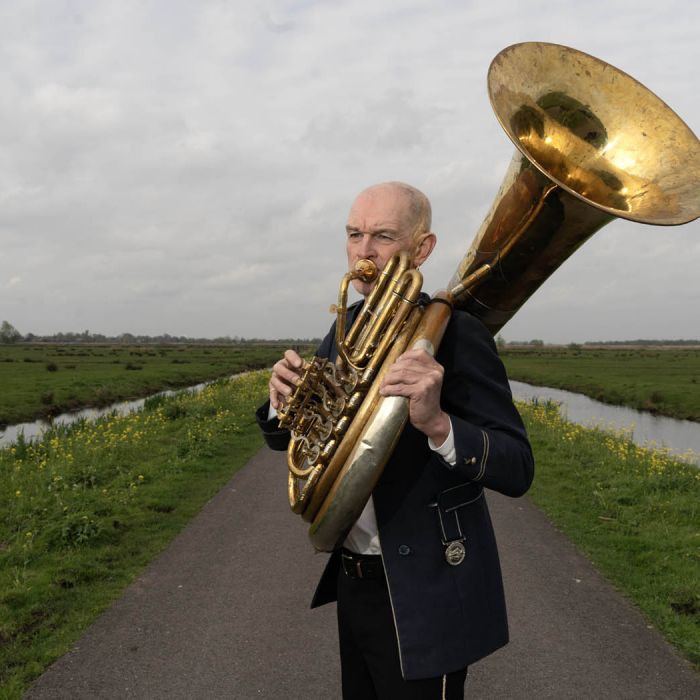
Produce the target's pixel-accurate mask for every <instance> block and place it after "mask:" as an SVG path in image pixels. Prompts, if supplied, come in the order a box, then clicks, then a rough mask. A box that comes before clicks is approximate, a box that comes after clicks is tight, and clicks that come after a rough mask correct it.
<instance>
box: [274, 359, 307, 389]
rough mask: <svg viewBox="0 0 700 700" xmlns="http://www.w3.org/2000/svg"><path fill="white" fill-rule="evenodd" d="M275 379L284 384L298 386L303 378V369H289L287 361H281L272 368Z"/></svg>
mask: <svg viewBox="0 0 700 700" xmlns="http://www.w3.org/2000/svg"><path fill="white" fill-rule="evenodd" d="M272 376H273V378H277V379H279V380H281V381H283V382H286V383H288V384H291V385H293V386H296V384H297V383H298V381H299V377H300V376H301V368H299V369H297V368H293V367H289V366H288V365H287V363H286V361H285V360H280V361H279V362H278V363H277V364H276V365H274V367H273V368H272Z"/></svg>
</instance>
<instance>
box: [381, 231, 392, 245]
mask: <svg viewBox="0 0 700 700" xmlns="http://www.w3.org/2000/svg"><path fill="white" fill-rule="evenodd" d="M377 240H378V241H381V242H382V243H391V242H392V241H393V240H394V237H393V236H392V235H391V234H390V233H378V234H377Z"/></svg>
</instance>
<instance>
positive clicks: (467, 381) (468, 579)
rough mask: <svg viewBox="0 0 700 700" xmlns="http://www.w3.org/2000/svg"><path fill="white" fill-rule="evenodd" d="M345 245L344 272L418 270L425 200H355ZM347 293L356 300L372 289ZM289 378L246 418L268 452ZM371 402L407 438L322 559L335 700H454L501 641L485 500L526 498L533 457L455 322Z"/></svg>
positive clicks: (505, 400) (321, 590)
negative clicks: (406, 259)
mask: <svg viewBox="0 0 700 700" xmlns="http://www.w3.org/2000/svg"><path fill="white" fill-rule="evenodd" d="M346 233H347V239H346V250H347V256H348V265H349V267H352V266H354V264H355V262H356V261H357V260H359V259H362V258H367V259H370V260H372V261H374V262H375V263H376V265H377V267H378V268H379V269H380V270H381V269H383V267H384V266H385V265H386V263H387V262H388V261H389V259H390V258H391V257H392V256H393V255H395V254H397V253H399V252H402V251H406V252H407V253H408V254H409V256H410V259H411V261H412V264H413V266H415V267H418V266H419V265H421V264H422V263H423V262H424V261H425V260H426V259H427V258H428V256H429V255H430V253H431V252H432V250H433V247H434V246H435V243H436V236H435V234H434V233H432V231H431V209H430V203H429V201H428V199H427V198H426V197H425V195H424V194H423V193H421V192H419V191H418V190H416V189H415V188H413V187H410V186H409V185H406V184H403V183H398V182H389V183H382V184H379V185H375V186H373V187H370V188H368V189H366V190H364V191H363V192H361V193H360V195H359V196H358V197H357V199H356V200H355V201H354V203H353V205H352V208H351V209H350V215H349V217H348V222H347V226H346ZM354 285H355V288H356V289H357V291H358V292H359V293H360V294H361V295H362V296H364V297H367V295H368V294H369V293H370V291H371V289H372V283H365V282H362V281H360V280H356V281H355V282H354ZM359 308H360V305H359V304H358V305H357V307H356V308H355V312H356V311H357V310H359ZM352 320H353V319H352V318H350V319H349V322H352ZM334 337H335V329H334V328H331V331H330V333H329V334H328V336H327V337H326V338H325V340H324V341H323V343H322V344H321V346H320V347H319V350H318V353H317V354H318V355H319V356H322V357H329V358H330V359H331V360H333V359H335V357H336V356H337V351H336V348H335V346H334ZM301 366H302V360H301V358H300V357H299V356H298V355H297V354H296V353H295V352H293V351H291V350H288V351H287V352H286V353H285V356H284V357H283V358H282V359H281V360H280V361H279V362H277V363H276V364H275V366H274V368H273V371H272V376H271V378H270V385H269V388H270V401H269V403H266V404H265V405H264V406H262V407H261V408H260V409H259V410H258V420H259V423H260V425H261V427H262V429H263V433H264V435H265V437H266V439H267V441H268V444H269V445H270V446H271V447H274V448H277V449H279V448H282V447H283V446H284V445H285V444H286V441H287V440H288V436H285V435H284V434H283V432H282V431H280V430H279V428H278V425H277V422H276V419H275V418H274V415H275V410H276V409H277V408H279V407H280V405H281V404H282V403H283V402H284V400H285V399H286V397H288V396H289V395H290V393H291V392H292V390H293V387H294V385H295V383H296V381H297V379H298V377H299V372H300V368H301ZM381 393H382V394H383V395H385V396H405V397H407V398H408V400H409V425H407V427H406V428H405V429H404V431H403V433H402V435H401V437H400V439H399V442H398V445H397V447H396V449H395V451H394V453H393V455H392V457H391V459H390V460H389V463H388V464H387V466H386V468H385V470H384V472H383V474H382V477H381V479H380V481H379V483H378V484H377V486H376V488H375V490H374V492H373V494H372V498H371V499H370V501H369V502H368V504H367V506H366V508H365V510H364V511H363V513H362V514H361V516H360V517H359V518H358V520H357V522H356V523H355V525H354V526H353V528H352V529H351V530H350V532H349V534H348V536H347V538H346V540H345V542H344V546H343V548H342V550H339V551H336V552H334V553H333V554H332V555H331V557H330V559H329V562H328V565H327V566H326V569H325V571H324V574H323V576H322V578H321V581H320V583H319V585H318V588H317V590H316V594H315V596H314V599H313V602H312V607H316V606H318V605H322V604H324V603H327V602H331V601H334V600H337V604H338V608H337V609H338V631H339V638H340V658H341V670H342V687H343V697H344V698H345V699H346V700H348V699H350V698H357V699H358V700H360V699H361V700H368V699H372V698H377V699H382V700H399V699H402V698H406V699H409V698H416V699H418V698H450V699H453V698H463V697H464V681H465V678H466V674H467V667H468V665H469V664H471V663H473V662H475V661H477V660H478V659H480V658H482V657H484V656H486V655H487V654H490V653H491V652H493V651H495V650H496V649H498V648H499V647H501V646H503V645H504V644H506V642H507V641H508V628H507V621H506V613H505V603H504V599H503V586H502V582H501V573H500V567H499V563H498V553H497V550H496V542H495V539H494V535H493V530H492V527H491V521H490V518H489V515H488V509H487V505H486V501H485V499H484V497H483V489H484V488H492V489H495V490H497V491H500V492H501V493H504V494H507V495H510V496H519V495H522V494H523V493H525V491H527V489H528V488H529V486H530V483H531V481H532V477H533V469H534V465H533V459H532V452H531V450H530V446H529V443H528V440H527V436H526V434H525V429H524V427H523V425H522V421H521V420H520V417H519V415H518V413H517V411H516V409H515V408H514V406H513V403H512V399H511V395H510V390H509V387H508V383H507V379H506V375H505V371H504V369H503V365H502V364H501V362H500V360H499V358H498V356H497V354H496V349H495V346H494V343H493V340H492V338H491V336H490V334H489V333H488V331H487V330H486V329H485V328H484V326H483V325H482V324H481V322H480V321H478V320H477V319H475V318H474V317H472V316H470V315H469V314H466V313H464V312H460V311H456V312H455V313H454V314H453V317H452V319H451V321H450V324H449V326H448V328H447V331H446V332H445V336H444V339H443V341H442V344H441V346H440V349H439V352H438V354H437V357H436V359H433V358H432V357H431V356H430V355H429V354H428V353H426V352H425V351H423V350H409V351H407V352H406V353H404V354H403V355H402V356H401V357H400V358H399V359H398V360H397V361H396V363H395V364H394V365H393V366H392V367H391V368H390V369H389V371H388V372H387V374H386V376H385V379H384V381H383V384H382V387H381Z"/></svg>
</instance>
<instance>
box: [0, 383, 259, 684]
mask: <svg viewBox="0 0 700 700" xmlns="http://www.w3.org/2000/svg"><path fill="white" fill-rule="evenodd" d="M266 380H267V376H266V374H265V373H256V374H252V375H247V376H245V377H241V378H238V379H236V380H232V381H221V382H219V383H216V384H213V385H211V386H210V387H208V388H207V389H205V390H204V391H203V392H201V393H200V394H197V395H191V394H189V393H186V394H184V395H180V396H178V397H176V398H171V399H160V398H159V399H157V400H151V401H149V402H147V407H146V409H145V410H144V411H142V412H140V413H136V414H132V415H130V416H126V417H114V416H111V417H106V418H104V419H102V420H100V421H99V422H97V423H95V424H87V423H84V424H77V425H75V426H73V427H71V428H70V429H58V430H54V431H51V432H48V433H46V435H45V436H44V438H43V439H42V441H41V442H38V443H30V444H24V443H23V442H19V443H17V444H16V445H14V446H12V447H11V448H8V449H4V450H0V697H2V698H19V697H21V695H22V692H23V691H24V690H25V689H26V687H27V685H28V684H29V683H30V682H31V680H32V679H34V678H35V677H36V676H38V675H39V674H40V673H41V672H42V670H43V669H44V668H45V667H46V666H47V665H48V664H49V663H51V661H53V660H54V659H56V658H57V657H59V656H60V655H62V654H63V653H65V652H66V651H67V650H68V649H69V648H70V646H71V644H72V643H73V642H74V641H75V640H76V639H77V638H78V637H79V635H80V633H81V632H82V631H83V630H84V629H85V627H86V626H87V625H88V624H89V623H90V622H91V621H92V620H93V619H94V618H95V617H96V616H97V615H98V614H99V613H100V612H101V611H102V610H104V609H105V608H106V607H107V606H108V605H109V603H110V602H111V601H112V600H114V599H115V597H116V596H117V595H118V594H119V593H120V592H121V590H123V588H124V587H125V586H126V585H127V584H128V583H129V582H130V581H132V580H133V579H134V577H135V576H136V575H137V574H138V573H139V572H140V571H141V570H142V569H143V567H144V566H145V565H146V564H147V563H148V562H149V561H150V560H151V559H152V558H153V557H154V555H155V554H156V553H158V552H159V551H160V550H162V549H163V547H164V546H165V545H166V544H167V543H168V541H170V540H171V539H172V537H173V536H174V535H175V533H177V532H178V531H179V530H180V529H181V528H182V527H183V526H184V525H185V524H186V523H187V522H189V520H190V519H191V518H192V517H193V516H194V515H195V514H196V513H197V512H198V511H199V510H200V508H201V507H202V505H203V504H204V503H205V502H206V501H207V500H208V499H209V498H210V497H211V496H212V495H214V494H215V493H216V492H217V491H218V490H219V489H220V488H221V486H222V485H223V484H224V483H226V481H227V480H228V479H229V478H230V477H231V475H232V474H233V473H234V472H235V471H236V469H238V468H239V467H240V466H241V465H243V464H244V463H245V462H246V461H247V460H248V459H249V457H250V456H251V455H252V454H253V453H254V452H255V451H256V450H257V449H258V448H259V447H260V445H261V442H262V441H261V438H260V435H259V431H258V429H257V426H256V425H255V424H254V419H253V411H254V407H255V405H256V404H257V402H258V400H259V398H260V396H262V395H264V393H265V386H266Z"/></svg>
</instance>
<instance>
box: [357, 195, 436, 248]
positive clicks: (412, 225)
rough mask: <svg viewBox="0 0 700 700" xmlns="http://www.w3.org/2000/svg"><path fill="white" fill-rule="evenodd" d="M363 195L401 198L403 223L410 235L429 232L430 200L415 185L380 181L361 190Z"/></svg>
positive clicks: (430, 217)
mask: <svg viewBox="0 0 700 700" xmlns="http://www.w3.org/2000/svg"><path fill="white" fill-rule="evenodd" d="M363 195H369V196H386V195H389V196H393V197H396V198H399V199H401V200H403V202H402V203H403V206H402V212H403V214H404V217H405V218H404V222H403V224H404V227H405V229H406V230H407V231H410V232H411V237H412V238H414V239H416V238H418V237H419V236H420V235H421V234H423V233H429V232H430V227H431V226H432V218H433V213H432V208H431V206H430V200H429V199H428V198H427V197H426V196H425V195H424V194H423V193H422V192H421V191H420V190H419V189H417V188H416V187H413V186H412V185H408V184H406V183H405V182H398V181H391V182H380V183H379V184H377V185H371V186H370V187H368V188H367V189H365V190H363V191H362V192H361V193H360V195H359V197H362V196H363ZM359 197H358V198H359Z"/></svg>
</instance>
